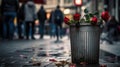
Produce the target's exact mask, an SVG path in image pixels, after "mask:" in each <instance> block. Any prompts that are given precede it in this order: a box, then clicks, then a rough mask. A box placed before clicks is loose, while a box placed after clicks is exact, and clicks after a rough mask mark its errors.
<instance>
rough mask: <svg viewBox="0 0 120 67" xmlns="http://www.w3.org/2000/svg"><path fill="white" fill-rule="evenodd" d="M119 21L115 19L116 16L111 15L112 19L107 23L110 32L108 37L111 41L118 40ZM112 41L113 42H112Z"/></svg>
mask: <svg viewBox="0 0 120 67" xmlns="http://www.w3.org/2000/svg"><path fill="white" fill-rule="evenodd" d="M117 26H118V21H117V20H116V19H115V16H111V18H110V21H109V22H108V23H107V32H108V39H109V40H110V41H116V40H118V35H119V33H118V30H117ZM110 43H112V42H110Z"/></svg>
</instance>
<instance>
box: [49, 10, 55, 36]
mask: <svg viewBox="0 0 120 67" xmlns="http://www.w3.org/2000/svg"><path fill="white" fill-rule="evenodd" d="M48 22H49V24H50V38H52V37H55V23H54V11H51V13H50V18H49V20H48Z"/></svg>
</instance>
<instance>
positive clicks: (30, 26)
mask: <svg viewBox="0 0 120 67" xmlns="http://www.w3.org/2000/svg"><path fill="white" fill-rule="evenodd" d="M24 10H25V27H26V39H29V34H30V30H31V32H32V33H31V38H32V39H35V38H34V32H35V31H34V27H35V23H34V21H35V19H36V15H35V10H36V7H35V4H34V2H33V0H28V1H27V3H26V4H25V9H24Z"/></svg>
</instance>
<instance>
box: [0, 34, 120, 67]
mask: <svg viewBox="0 0 120 67" xmlns="http://www.w3.org/2000/svg"><path fill="white" fill-rule="evenodd" d="M104 44H107V43H104ZM118 44H119V43H117V45H118ZM101 45H102V46H101V50H104V49H105V48H103V47H104V45H103V44H101ZM106 47H107V46H106ZM117 48H118V47H117ZM111 49H112V48H111ZM118 50H120V49H118ZM56 61H60V62H61V63H62V61H65V64H64V63H63V65H64V67H69V65H70V62H71V51H70V41H69V39H68V37H67V36H65V37H63V38H62V39H60V41H56V39H55V38H52V39H51V38H50V37H49V36H45V38H44V39H36V40H12V41H11V40H5V41H3V40H0V67H55V66H56V65H61V63H58V62H56ZM103 63H104V64H105V65H107V67H120V65H119V63H109V62H107V61H105V60H103V59H102V58H100V64H103ZM112 65H113V66H112ZM80 66H81V65H80ZM80 66H77V67H80ZM56 67H57V66H56ZM81 67H82V66H81ZM86 67H100V65H92V66H91V65H88V66H86Z"/></svg>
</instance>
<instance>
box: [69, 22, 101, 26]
mask: <svg viewBox="0 0 120 67" xmlns="http://www.w3.org/2000/svg"><path fill="white" fill-rule="evenodd" d="M81 25H82V26H91V25H92V24H91V23H80V26H81ZM70 26H75V24H71V25H70ZM93 26H99V25H93Z"/></svg>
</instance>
